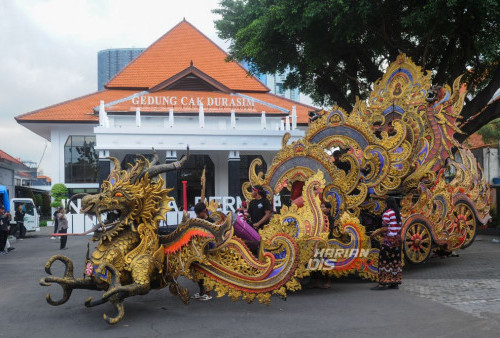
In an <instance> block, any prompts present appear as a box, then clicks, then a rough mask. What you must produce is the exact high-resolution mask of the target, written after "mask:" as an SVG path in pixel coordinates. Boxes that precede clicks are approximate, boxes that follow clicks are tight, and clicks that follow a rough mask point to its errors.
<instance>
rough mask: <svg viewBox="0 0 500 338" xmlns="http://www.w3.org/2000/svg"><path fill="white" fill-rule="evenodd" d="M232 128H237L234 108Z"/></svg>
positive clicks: (232, 111)
mask: <svg viewBox="0 0 500 338" xmlns="http://www.w3.org/2000/svg"><path fill="white" fill-rule="evenodd" d="M231 128H233V129H234V128H236V115H235V114H234V110H231Z"/></svg>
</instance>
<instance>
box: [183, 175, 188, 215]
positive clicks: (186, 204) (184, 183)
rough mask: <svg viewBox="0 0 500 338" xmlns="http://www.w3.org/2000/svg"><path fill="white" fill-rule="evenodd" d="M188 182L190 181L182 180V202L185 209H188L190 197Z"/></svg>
mask: <svg viewBox="0 0 500 338" xmlns="http://www.w3.org/2000/svg"><path fill="white" fill-rule="evenodd" d="M187 184H188V181H182V203H183V207H184V211H188V209H187V206H188V197H187Z"/></svg>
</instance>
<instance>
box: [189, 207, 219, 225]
mask: <svg viewBox="0 0 500 338" xmlns="http://www.w3.org/2000/svg"><path fill="white" fill-rule="evenodd" d="M194 212H195V213H196V217H197V218H201V219H204V220H205V221H208V222H210V223H215V221H214V220H213V219H212V217H210V216H209V215H208V210H207V206H206V205H205V203H203V202H198V203H196V205H195V206H194Z"/></svg>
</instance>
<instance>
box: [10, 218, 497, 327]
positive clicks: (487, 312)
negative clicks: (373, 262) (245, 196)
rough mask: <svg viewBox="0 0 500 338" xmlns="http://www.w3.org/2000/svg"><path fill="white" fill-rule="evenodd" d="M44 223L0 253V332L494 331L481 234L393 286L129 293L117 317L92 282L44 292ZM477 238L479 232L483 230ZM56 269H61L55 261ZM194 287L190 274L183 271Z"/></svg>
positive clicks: (77, 258)
mask: <svg viewBox="0 0 500 338" xmlns="http://www.w3.org/2000/svg"><path fill="white" fill-rule="evenodd" d="M48 230H49V229H46V228H45V229H42V231H41V232H39V233H35V234H29V236H30V237H29V238H27V239H25V240H24V241H22V242H17V243H15V244H14V245H13V246H15V247H16V250H15V251H13V252H12V253H10V254H8V255H6V256H0V309H1V310H0V337H69V336H71V337H97V336H106V337H164V336H173V337H177V336H179V337H199V336H202V335H203V336H212V337H234V336H243V337H250V336H252V337H255V336H259V337H312V336H319V337H332V336H342V337H365V336H394V337H422V336H424V337H425V336H429V337H434V336H440V337H470V336H475V337H477V336H480V337H498V336H499V332H500V324H499V319H500V299H499V298H500V293H499V290H500V289H499V287H500V244H498V243H492V242H491V238H492V237H483V238H479V239H480V240H478V241H477V242H476V243H474V244H473V245H472V247H470V248H468V249H467V250H464V251H460V252H459V253H460V257H456V258H448V259H439V258H437V259H432V260H430V261H429V262H428V263H427V264H425V265H423V266H419V267H408V268H407V269H406V270H405V273H404V285H403V286H402V288H401V289H400V290H398V291H396V290H387V291H378V292H374V291H370V290H369V287H370V286H372V285H373V283H367V282H363V281H357V280H343V281H336V282H334V284H333V287H332V288H331V289H329V290H318V289H314V290H304V291H301V292H298V293H295V294H293V295H291V296H290V297H289V298H288V300H287V301H281V300H280V299H278V298H275V299H273V301H272V303H271V305H270V306H265V305H261V304H258V303H255V304H246V303H245V302H242V301H238V302H234V303H233V302H231V300H230V299H228V298H227V297H223V298H217V299H215V298H214V299H213V300H212V301H208V302H201V301H193V302H191V304H190V305H189V306H184V305H183V304H182V303H181V302H180V301H179V300H178V299H177V298H174V297H173V296H171V295H170V293H169V292H168V291H167V290H159V291H158V290H156V291H152V292H150V293H149V294H148V295H145V296H141V297H133V298H130V299H128V300H127V301H126V302H125V311H126V314H125V318H124V319H123V320H122V321H121V322H120V323H119V324H117V325H115V326H109V325H107V324H106V323H105V322H104V321H103V320H102V314H103V313H104V312H110V313H111V314H112V308H111V306H109V305H108V304H105V305H102V306H98V307H95V308H91V309H87V308H85V306H84V305H83V302H84V301H85V299H86V298H87V297H89V296H94V297H97V296H98V295H99V293H98V292H96V291H86V290H75V291H74V292H73V295H72V297H71V299H70V300H69V301H68V302H67V303H66V304H64V305H61V306H57V307H53V306H50V305H48V304H47V303H46V302H45V299H44V298H45V294H46V293H47V291H50V293H51V294H52V295H53V296H54V297H58V296H59V295H60V294H61V290H60V287H59V286H52V287H50V288H47V287H41V286H39V285H38V281H39V279H40V278H41V277H42V276H44V275H45V272H44V271H43V266H44V264H45V262H46V261H47V259H48V258H49V257H50V256H51V255H53V254H56V253H59V252H60V251H59V250H58V245H59V243H58V242H57V241H54V240H50V239H49V231H48ZM481 239H482V240H481ZM86 243H87V238H82V237H80V238H76V237H75V238H70V239H69V241H68V248H69V249H68V250H66V251H64V253H65V254H66V255H67V256H68V257H70V258H71V259H72V260H73V262H74V263H75V274H76V275H78V274H80V273H81V272H82V271H83V264H84V257H85V252H86ZM54 274H55V275H61V274H62V269H61V268H59V269H54ZM182 284H183V285H186V286H188V287H189V288H190V290H191V291H196V286H195V284H193V283H191V282H190V281H187V280H185V281H182Z"/></svg>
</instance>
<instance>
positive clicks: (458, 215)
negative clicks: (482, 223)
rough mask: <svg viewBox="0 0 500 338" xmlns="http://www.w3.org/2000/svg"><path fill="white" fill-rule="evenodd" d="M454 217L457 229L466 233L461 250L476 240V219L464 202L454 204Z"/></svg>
mask: <svg viewBox="0 0 500 338" xmlns="http://www.w3.org/2000/svg"><path fill="white" fill-rule="evenodd" d="M453 214H454V216H455V222H456V224H457V226H458V228H459V229H464V228H465V230H466V231H467V232H466V235H465V240H464V242H463V243H462V246H461V248H462V249H464V248H466V247H468V246H469V245H471V244H472V242H474V239H475V238H476V231H477V219H476V215H475V214H474V211H473V210H472V207H471V206H470V205H469V203H467V202H466V201H458V202H457V203H456V204H455V208H454V210H453Z"/></svg>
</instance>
